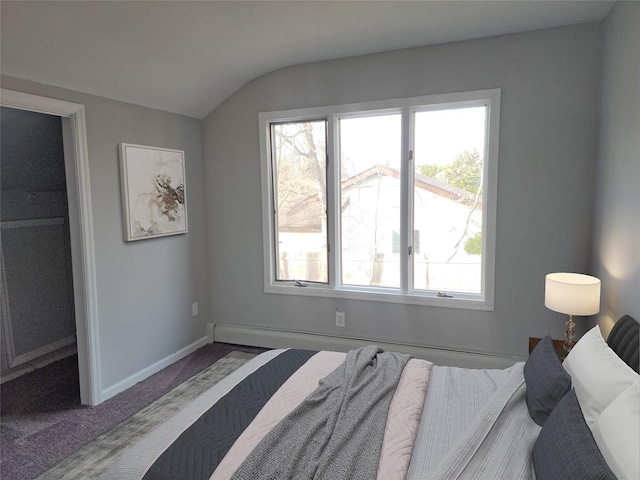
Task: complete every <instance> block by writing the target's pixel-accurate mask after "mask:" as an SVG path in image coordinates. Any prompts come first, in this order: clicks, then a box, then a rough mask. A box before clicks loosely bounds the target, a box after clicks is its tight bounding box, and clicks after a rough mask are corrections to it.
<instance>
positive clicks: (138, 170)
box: [120, 143, 188, 242]
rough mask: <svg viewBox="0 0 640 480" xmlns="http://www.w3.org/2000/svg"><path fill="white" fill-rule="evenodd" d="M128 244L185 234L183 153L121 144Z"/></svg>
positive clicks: (124, 211)
mask: <svg viewBox="0 0 640 480" xmlns="http://www.w3.org/2000/svg"><path fill="white" fill-rule="evenodd" d="M120 177H121V190H122V207H123V219H124V239H125V241H127V242H131V241H136V240H145V239H148V238H156V237H165V236H168V235H178V234H183V233H187V231H188V223H187V187H186V175H185V162H184V151H182V150H171V149H168V148H157V147H148V146H143V145H134V144H131V143H122V144H120Z"/></svg>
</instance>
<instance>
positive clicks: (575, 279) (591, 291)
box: [544, 273, 600, 352]
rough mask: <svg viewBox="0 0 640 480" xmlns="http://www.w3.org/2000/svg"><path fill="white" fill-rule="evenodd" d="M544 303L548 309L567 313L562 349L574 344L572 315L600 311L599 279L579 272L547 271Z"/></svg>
mask: <svg viewBox="0 0 640 480" xmlns="http://www.w3.org/2000/svg"><path fill="white" fill-rule="evenodd" d="M544 305H545V307H547V308H548V309H550V310H553V311H554V312H559V313H566V314H567V315H569V320H567V331H566V337H567V339H566V340H565V342H564V349H565V351H567V352H570V351H571V349H572V348H573V346H574V345H575V342H574V341H573V339H574V332H573V327H574V326H575V325H576V324H575V322H574V321H573V316H574V315H595V314H596V313H598V312H599V311H600V280H599V279H597V278H596V277H592V276H590V275H583V274H581V273H549V274H548V275H547V276H546V279H545V285H544Z"/></svg>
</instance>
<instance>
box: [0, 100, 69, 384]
mask: <svg viewBox="0 0 640 480" xmlns="http://www.w3.org/2000/svg"><path fill="white" fill-rule="evenodd" d="M0 117H1V126H0V131H2V151H1V154H0V155H1V165H2V172H1V174H0V179H1V185H0V193H1V196H2V200H1V202H0V225H1V237H0V238H1V239H2V241H1V242H0V244H1V247H2V248H1V250H0V282H1V284H0V290H1V291H2V295H1V297H0V300H1V301H2V309H1V311H2V334H3V339H4V342H3V345H2V347H4V348H3V355H2V357H1V363H0V365H1V377H2V382H3V383H4V382H5V381H6V380H10V379H12V378H15V377H16V376H20V375H22V374H24V373H27V372H30V371H32V370H34V369H37V368H41V367H43V366H45V365H47V364H49V363H52V362H54V361H56V360H59V359H61V358H64V357H67V356H70V355H73V354H75V353H76V340H75V337H76V328H75V318H74V311H75V308H74V303H73V281H72V276H73V270H72V259H71V243H70V230H69V215H68V207H67V191H66V177H65V161H64V146H63V135H62V119H61V118H60V117H57V116H53V115H46V114H42V113H36V112H30V111H26V110H17V109H13V108H8V107H0Z"/></svg>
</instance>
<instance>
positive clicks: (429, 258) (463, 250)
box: [413, 106, 487, 293]
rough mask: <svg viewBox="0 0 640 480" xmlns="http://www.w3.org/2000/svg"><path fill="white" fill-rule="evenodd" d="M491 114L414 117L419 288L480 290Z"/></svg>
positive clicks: (478, 110)
mask: <svg viewBox="0 0 640 480" xmlns="http://www.w3.org/2000/svg"><path fill="white" fill-rule="evenodd" d="M486 114H487V109H486V107H484V106H483V107H472V108H459V109H451V110H436V111H423V112H417V113H416V114H415V132H414V133H415V137H414V138H415V176H414V189H413V208H414V218H413V222H414V225H413V227H414V229H415V230H414V231H416V232H420V238H419V242H420V249H419V250H418V249H417V248H415V251H416V254H415V255H414V257H413V282H414V288H415V289H419V290H442V291H457V292H467V293H480V292H481V286H482V283H481V282H482V254H483V252H482V231H483V230H482V228H483V226H482V207H483V195H484V192H483V191H482V183H483V178H482V172H483V162H484V158H485V144H484V143H485V128H486V125H485V124H486ZM417 240H418V239H417V238H414V243H415V242H416V241H417Z"/></svg>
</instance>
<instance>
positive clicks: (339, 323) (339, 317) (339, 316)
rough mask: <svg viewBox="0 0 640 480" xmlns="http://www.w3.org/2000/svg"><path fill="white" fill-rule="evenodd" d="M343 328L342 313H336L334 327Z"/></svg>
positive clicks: (343, 317)
mask: <svg viewBox="0 0 640 480" xmlns="http://www.w3.org/2000/svg"><path fill="white" fill-rule="evenodd" d="M344 326H345V316H344V312H336V327H343V328H344Z"/></svg>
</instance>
